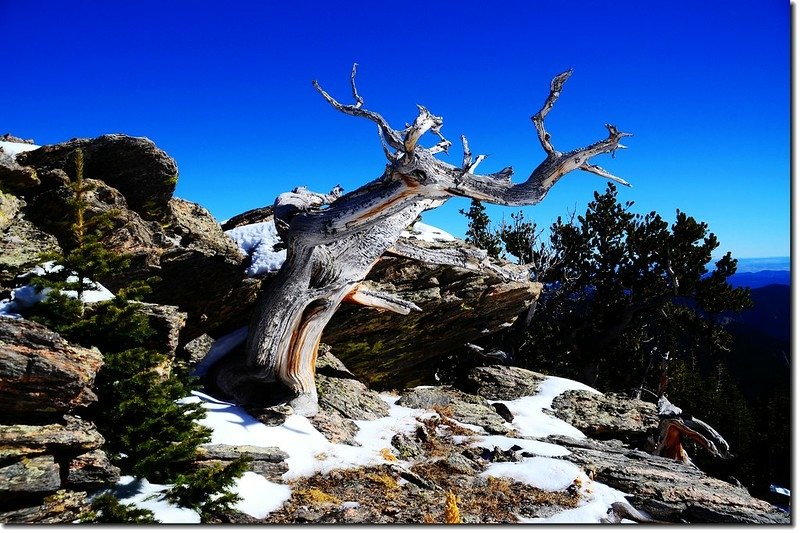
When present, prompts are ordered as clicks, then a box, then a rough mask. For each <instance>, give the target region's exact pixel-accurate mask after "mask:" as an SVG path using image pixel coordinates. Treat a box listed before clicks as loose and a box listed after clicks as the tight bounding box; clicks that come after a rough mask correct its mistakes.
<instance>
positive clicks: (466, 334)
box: [322, 241, 539, 389]
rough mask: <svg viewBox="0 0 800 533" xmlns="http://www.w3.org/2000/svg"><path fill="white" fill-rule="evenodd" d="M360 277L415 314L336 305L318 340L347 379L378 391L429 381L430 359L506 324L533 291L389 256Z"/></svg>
mask: <svg viewBox="0 0 800 533" xmlns="http://www.w3.org/2000/svg"><path fill="white" fill-rule="evenodd" d="M454 246H465V247H466V246H469V245H468V244H466V243H464V242H463V241H456V243H455V244H454ZM367 280H368V281H369V282H371V283H372V284H373V286H372V288H374V289H375V290H378V291H380V292H385V293H389V294H394V295H397V296H399V297H400V298H402V299H404V300H408V301H411V302H413V303H415V304H416V305H418V306H419V307H420V308H421V309H422V311H412V312H411V313H409V314H408V315H405V316H403V315H398V314H394V313H390V312H380V311H375V310H373V309H368V308H365V307H361V306H357V305H353V304H343V305H342V307H341V308H340V309H339V310H338V311H337V312H336V314H335V315H334V316H333V318H332V319H331V321H330V322H329V323H328V325H327V327H326V328H325V331H324V333H323V335H322V339H323V341H324V342H326V343H328V344H330V345H331V347H332V349H333V352H334V353H336V355H337V356H338V357H339V358H340V359H341V360H342V361H343V362H344V363H345V364H346V365H347V366H348V368H350V370H351V371H352V372H353V373H354V374H356V375H357V376H359V377H360V378H362V379H364V380H366V381H368V382H369V383H370V386H372V387H373V388H384V389H390V388H397V387H404V386H414V385H420V384H425V383H432V382H434V379H433V374H434V372H435V365H431V364H430V363H431V360H433V359H435V360H441V359H444V358H445V357H447V356H448V355H452V354H461V353H464V351H465V347H464V345H465V344H466V343H468V342H473V341H475V340H476V339H479V338H481V337H485V336H487V335H489V334H492V333H496V332H497V331H500V330H502V329H503V328H505V327H509V326H510V325H511V324H512V323H513V322H514V320H516V318H517V316H518V315H520V313H522V312H524V311H525V310H526V309H527V308H528V306H529V305H530V303H531V302H532V301H533V300H534V299H535V298H536V297H538V292H539V286H538V285H537V284H531V283H522V282H514V281H502V280H501V279H498V278H496V277H495V276H494V275H492V274H491V273H489V272H486V273H477V272H473V271H469V270H465V269H462V268H458V267H450V266H439V265H429V264H425V263H420V262H419V261H414V260H411V259H404V258H400V257H395V256H392V255H384V256H383V257H381V259H380V260H379V261H378V263H377V264H376V265H375V267H373V269H372V271H371V272H370V273H369V275H368V276H367Z"/></svg>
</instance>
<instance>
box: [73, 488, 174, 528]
mask: <svg viewBox="0 0 800 533" xmlns="http://www.w3.org/2000/svg"><path fill="white" fill-rule="evenodd" d="M80 522H81V523H82V524H157V523H159V522H158V520H156V519H155V517H154V516H153V512H152V511H148V510H146V509H139V508H138V507H136V506H135V505H123V504H121V503H120V502H119V500H118V499H117V498H116V497H114V496H113V495H111V494H107V493H106V494H102V495H100V496H97V497H96V498H95V499H94V500H92V507H91V510H90V511H89V512H88V513H86V515H84V516H82V517H81V518H80Z"/></svg>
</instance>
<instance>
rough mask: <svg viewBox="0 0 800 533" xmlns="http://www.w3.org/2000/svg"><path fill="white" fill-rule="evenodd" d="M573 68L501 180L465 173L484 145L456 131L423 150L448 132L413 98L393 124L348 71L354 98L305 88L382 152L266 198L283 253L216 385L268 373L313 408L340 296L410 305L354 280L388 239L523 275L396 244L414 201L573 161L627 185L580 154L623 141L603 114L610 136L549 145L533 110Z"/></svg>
mask: <svg viewBox="0 0 800 533" xmlns="http://www.w3.org/2000/svg"><path fill="white" fill-rule="evenodd" d="M571 72H572V71H567V72H564V73H562V74H559V75H558V76H556V77H555V78H554V79H553V81H552V83H551V87H550V93H549V94H548V97H547V99H546V101H545V104H544V105H543V107H542V108H541V110H540V111H539V112H537V113H536V114H535V115H534V116H533V117H532V120H533V123H534V125H535V127H536V131H537V134H538V136H539V140H540V142H541V144H542V147H543V149H544V150H545V152H546V154H547V155H546V157H545V159H544V161H543V162H542V163H541V164H539V165H538V166H537V167H536V168H535V169H534V171H533V172H532V173H531V175H530V176H529V177H528V179H527V180H526V181H524V182H522V183H519V184H514V183H512V182H511V174H512V170H511V168H505V169H503V170H501V171H499V172H496V173H493V174H487V175H481V174H477V173H475V170H476V167H477V166H478V164H479V163H480V162H481V161H482V160H483V159H484V158H485V156H478V157H477V158H476V159H475V160H474V161H473V159H472V153H471V152H470V150H469V144H468V142H467V140H466V138H464V137H462V145H463V148H464V157H463V162H462V165H461V166H460V167H457V166H454V165H451V164H449V163H446V162H444V161H441V160H439V159H436V158H435V157H434V155H435V154H437V153H439V152H442V151H445V152H446V151H447V150H448V149H449V148H450V146H451V143H450V141H448V140H447V139H445V138H444V136H443V135H442V133H441V131H440V130H441V127H442V124H443V120H442V118H441V117H438V116H436V115H433V114H432V113H431V112H430V111H428V110H427V109H426V108H424V107H422V106H418V107H419V113H418V115H417V117H416V119H415V120H414V122H413V123H412V124H411V125H410V126H407V127H406V128H405V129H403V130H395V129H393V128H392V127H391V126H390V125H389V123H388V122H387V121H386V120H385V119H384V118H383V117H382V116H381V115H380V114H378V113H376V112H374V111H369V110H367V109H364V107H363V104H364V100H363V98H362V97H361V96H360V95H359V93H358V90H357V88H356V84H355V74H356V65H354V66H353V71H352V73H351V78H350V79H351V87H352V92H353V98H354V100H355V103H354V104H351V105H345V104H342V103H340V102H338V101H337V100H336V99H334V98H333V97H331V96H330V95H329V94H328V93H327V92H325V91H324V90H323V89H322V88H321V87H320V85H319V84H318V83H317V82H316V81H314V82H313V84H314V87H315V88H316V89H317V91H318V92H319V93H320V94H321V95H322V97H323V98H325V100H326V101H327V102H328V103H329V104H331V106H333V107H334V108H335V109H336V110H338V111H341V112H342V113H345V114H347V115H351V116H355V117H361V118H366V119H367V120H370V121H372V122H374V123H375V124H376V125H377V127H378V133H379V136H380V139H381V142H382V144H383V148H384V153H385V154H386V157H387V160H388V163H387V165H386V168H385V170H384V173H383V175H382V176H380V177H379V178H377V179H376V180H374V181H372V182H370V183H367V184H366V185H364V186H362V187H360V188H358V189H356V190H355V191H353V192H350V193H348V194H344V195H342V194H341V189H340V188H339V187H337V188H336V189H334V190H333V191H331V193H330V194H327V195H324V194H318V193H313V192H311V191H308V190H306V189H302V188H300V189H295V190H294V191H292V192H291V193H284V194H282V195H280V196H279V197H278V199H277V200H276V202H275V207H274V212H275V224H276V227H277V228H278V231H279V233H280V235H281V236H282V237H283V239H284V241H285V242H286V244H287V259H286V262H285V263H284V265H283V267H282V269H281V271H280V272H279V274H278V276H277V278H276V280H275V281H274V283H273V284H272V286H271V287H270V291H269V292H265V293H263V294H262V295H261V297H260V300H259V302H258V304H257V307H256V311H255V313H254V316H253V319H252V322H251V325H250V334H249V338H248V342H247V349H246V351H247V363H246V365H244V366H243V367H239V368H229V369H227V370H226V371H223V372H221V373H220V374H219V377H218V385H219V386H220V387H221V388H222V389H223V390H224V391H226V392H228V393H229V394H230V395H231V396H232V397H233V398H234V399H236V400H237V401H240V402H242V403H247V402H249V401H250V400H251V398H249V397H248V395H249V394H250V393H249V392H247V391H250V390H251V388H249V387H242V386H241V385H242V384H243V383H245V382H253V381H258V382H265V383H268V382H274V381H278V382H281V383H282V384H284V385H286V386H288V388H289V389H290V391H291V392H292V393H293V394H295V395H296V397H295V398H294V399H293V400H292V402H291V405H292V406H293V407H294V408H295V410H296V411H297V412H301V413H304V414H313V413H314V412H315V411H316V409H317V407H316V403H317V401H316V400H317V398H316V388H315V384H314V362H315V358H316V353H317V345H318V344H319V341H320V336H321V334H322V330H323V329H324V327H325V325H326V324H327V323H328V320H329V319H330V318H331V316H332V315H333V313H334V312H335V311H336V309H337V308H338V307H339V305H340V304H341V302H342V301H344V300H345V299H348V300H350V301H354V302H357V303H362V304H365V305H370V306H373V307H377V308H380V309H384V310H391V311H395V312H401V313H407V312H410V311H411V310H413V309H414V307H413V304H408V303H407V302H403V301H402V300H399V299H397V298H394V297H391V296H387V295H381V294H376V293H370V292H369V291H365V290H363V289H361V288H359V284H360V282H361V281H362V280H364V278H365V277H366V275H367V273H368V272H369V270H370V269H371V268H372V266H373V265H374V264H375V262H376V261H377V260H378V258H379V257H380V256H381V255H382V254H383V253H384V252H386V251H387V250H389V251H390V252H391V253H395V254H397V255H402V256H406V257H413V258H415V259H418V260H421V261H426V262H432V263H443V264H448V265H457V266H462V267H464V268H470V269H476V270H483V269H489V270H492V271H493V272H494V273H495V274H497V275H498V276H501V277H503V278H506V279H525V280H526V281H527V277H522V278H521V277H520V276H525V275H524V274H521V273H520V272H516V271H511V270H508V269H502V268H500V267H497V266H496V265H493V264H492V263H490V262H489V261H488V260H487V259H486V257H479V256H476V255H474V254H471V253H470V252H466V251H464V252H463V253H461V252H459V251H452V250H451V251H442V250H435V249H428V248H426V247H419V248H417V247H411V246H408V245H398V244H397V241H398V238H399V237H400V234H401V232H402V231H403V230H404V229H405V228H406V227H407V226H408V225H410V224H411V223H413V221H414V220H416V219H417V217H418V216H419V215H420V214H421V213H422V212H423V211H425V210H428V209H432V208H434V207H438V206H439V205H441V204H443V203H444V202H445V201H446V200H447V199H449V198H451V197H453V196H462V197H467V198H475V199H478V200H481V201H486V202H490V203H495V204H501V205H513V206H518V205H532V204H536V203H538V202H540V201H541V200H542V199H543V198H544V196H545V195H546V194H547V192H548V190H549V189H550V188H551V187H552V186H553V185H555V183H556V182H557V181H558V180H559V179H560V178H561V177H563V176H564V175H565V174H567V173H569V172H572V171H573V170H584V171H588V172H591V173H594V174H597V175H600V176H601V177H603V178H605V179H611V180H614V181H617V182H619V183H622V184H624V185H628V183H627V182H625V181H624V180H622V179H620V178H617V177H616V176H613V175H611V174H609V173H608V172H607V171H605V170H603V169H600V168H599V167H597V166H595V165H592V164H590V163H589V159H590V158H592V157H593V156H596V155H599V154H602V153H613V152H614V151H616V150H617V149H620V148H624V147H623V146H622V145H621V144H620V142H619V141H620V139H622V138H624V137H626V136H628V135H629V134H627V133H622V132H620V131H619V130H618V129H617V128H616V127H614V126H612V125H606V128H607V129H608V132H609V135H608V137H607V138H606V139H603V140H600V141H598V142H596V143H593V144H591V145H589V146H587V147H584V148H578V149H574V150H570V151H568V152H560V151H558V150H556V149H555V148H554V147H553V145H552V142H551V140H550V135H549V134H548V133H547V132H546V130H545V128H544V118H545V116H546V115H547V113H548V112H549V111H550V109H551V108H552V107H553V105H554V103H555V102H556V100H557V99H558V96H559V94H560V91H561V89H562V87H563V84H564V82H565V81H566V80H567V79H568V78H569V76H570V75H571ZM426 133H431V134H433V135H435V136H437V137H438V139H439V141H438V142H437V143H436V144H435V145H434V146H432V147H430V148H426V147H423V146H422V145H421V144H420V141H421V139H422V137H423V136H424V135H425V134H426Z"/></svg>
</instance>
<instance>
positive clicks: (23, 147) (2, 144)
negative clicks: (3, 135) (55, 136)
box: [0, 141, 39, 158]
mask: <svg viewBox="0 0 800 533" xmlns="http://www.w3.org/2000/svg"><path fill="white" fill-rule="evenodd" d="M0 148H2V149H3V151H4V152H5V153H7V154H8V155H10V156H11V157H14V158H16V157H17V154H18V153H20V152H30V151H31V150H36V149H37V148H39V145H37V144H28V143H15V142H10V141H0Z"/></svg>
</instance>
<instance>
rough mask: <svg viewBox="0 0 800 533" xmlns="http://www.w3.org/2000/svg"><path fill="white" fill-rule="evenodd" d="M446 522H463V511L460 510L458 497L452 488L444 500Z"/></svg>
mask: <svg viewBox="0 0 800 533" xmlns="http://www.w3.org/2000/svg"><path fill="white" fill-rule="evenodd" d="M444 523H445V524H460V523H461V511H459V510H458V499H457V498H456V495H455V494H453V491H451V490H449V491H447V499H446V500H445V502H444Z"/></svg>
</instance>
